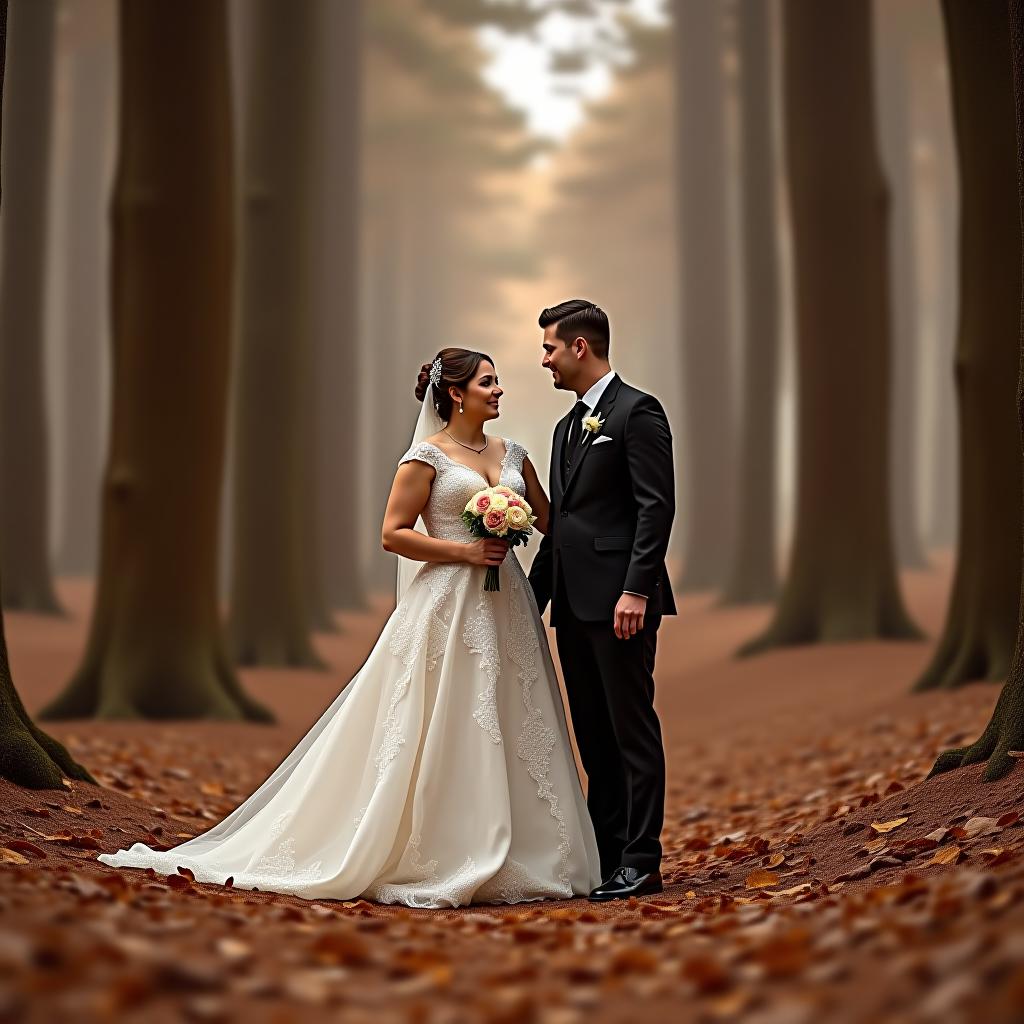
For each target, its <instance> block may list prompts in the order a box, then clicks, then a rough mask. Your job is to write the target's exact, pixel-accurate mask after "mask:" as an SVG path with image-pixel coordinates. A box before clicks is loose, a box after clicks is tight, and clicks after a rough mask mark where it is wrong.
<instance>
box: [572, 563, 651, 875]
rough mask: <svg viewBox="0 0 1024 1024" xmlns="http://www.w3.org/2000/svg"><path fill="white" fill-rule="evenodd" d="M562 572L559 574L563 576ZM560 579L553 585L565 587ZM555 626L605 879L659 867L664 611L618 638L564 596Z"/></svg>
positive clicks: (605, 626) (606, 625) (605, 625)
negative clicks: (658, 654)
mask: <svg viewBox="0 0 1024 1024" xmlns="http://www.w3.org/2000/svg"><path fill="white" fill-rule="evenodd" d="M559 575H560V574H559ZM561 583H562V581H561V579H559V580H557V581H556V586H559V587H561ZM560 596H561V598H562V601H561V605H560V607H561V608H562V609H565V610H566V611H565V614H564V615H563V614H562V612H561V611H560V612H559V618H560V623H559V625H558V626H557V627H556V629H555V639H556V641H557V643H558V657H559V660H560V662H561V664H562V675H563V677H564V678H565V689H566V693H567V695H568V697H569V710H570V712H571V713H572V725H573V731H574V732H575V734H576V743H577V745H578V746H579V750H580V758H581V759H582V761H583V769H584V771H586V773H587V781H588V787H587V807H588V808H589V810H590V817H591V819H592V820H593V822H594V831H595V832H596V834H597V847H598V851H599V853H600V855H601V876H602V878H607V877H608V876H609V875H610V874H611V873H612V872H613V871H614V870H615V869H616V868H617V867H620V866H623V867H632V868H636V869H638V870H639V871H655V870H657V869H658V867H659V866H660V864H661V838H660V837H661V826H662V823H663V820H664V815H665V751H664V748H663V746H662V741H661V723H660V722H659V721H658V715H657V713H656V712H655V710H654V654H655V650H656V648H657V645H658V627H659V626H660V625H661V616H660V615H656V616H652V617H650V618H645V620H644V628H643V629H642V630H641V631H640V632H639V633H637V634H636V635H635V636H632V637H630V638H629V639H628V640H620V639H619V638H618V637H617V636H616V635H615V631H614V629H613V628H612V623H611V622H610V621H609V622H581V621H580V620H579V619H577V618H576V617H575V616H574V615H573V614H572V612H571V611H570V610H569V605H568V602H567V601H566V600H565V599H564V597H565V595H564V590H563V591H562V592H561V594H560Z"/></svg>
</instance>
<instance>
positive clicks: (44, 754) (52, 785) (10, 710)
mask: <svg viewBox="0 0 1024 1024" xmlns="http://www.w3.org/2000/svg"><path fill="white" fill-rule="evenodd" d="M6 52H7V0H0V99H2V97H3V91H4V57H5V55H6ZM62 776H68V777H69V778H72V779H82V780H83V781H85V782H95V781H96V780H95V779H94V778H93V777H92V776H91V775H90V774H89V772H88V771H87V770H86V769H85V768H83V767H82V765H80V764H78V763H77V762H76V761H74V760H73V759H72V758H71V755H70V754H68V752H67V750H66V749H65V748H64V746H63V744H60V743H58V742H57V741H56V740H55V739H53V738H52V737H50V736H47V735H46V733H44V732H43V731H42V730H41V729H39V728H37V727H36V726H35V724H34V723H33V722H32V719H31V718H29V716H28V713H27V712H26V711H25V706H24V705H23V704H22V703H21V698H20V697H19V696H18V691H17V690H16V689H15V688H14V680H13V679H12V678H11V666H10V664H9V662H8V660H7V638H6V636H5V634H4V620H3V612H0V777H3V778H5V779H8V780H9V781H11V782H13V783H15V784H16V785H18V786H28V787H29V788H31V789H61V788H63V785H64V784H63V782H62Z"/></svg>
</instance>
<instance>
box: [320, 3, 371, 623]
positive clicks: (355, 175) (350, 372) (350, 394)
mask: <svg viewBox="0 0 1024 1024" xmlns="http://www.w3.org/2000/svg"><path fill="white" fill-rule="evenodd" d="M320 2H321V3H323V2H324V0H320ZM325 16H326V17H327V18H328V19H329V21H328V23H327V26H326V31H325V33H324V34H325V36H326V38H328V39H330V40H332V46H333V49H332V53H331V59H330V61H328V62H326V68H325V76H326V82H325V94H326V97H327V102H326V103H325V104H324V105H323V107H324V115H325V116H324V118H323V131H324V136H325V146H324V160H323V164H322V166H323V181H322V183H321V184H320V186H319V191H320V192H321V193H322V194H323V196H324V216H323V220H322V228H321V232H320V239H319V243H320V245H319V252H320V253H321V254H322V258H321V260H320V267H321V277H320V280H321V288H320V294H321V301H320V302H319V304H318V305H319V308H320V310H321V317H320V326H319V328H318V331H317V360H316V363H317V367H318V373H317V382H318V384H319V401H318V403H317V405H318V409H319V416H320V426H319V429H318V430H317V436H316V439H315V443H316V446H317V447H316V453H317V466H316V475H317V478H318V479H319V480H320V481H321V493H320V498H321V505H320V516H319V524H318V528H319V530H320V541H319V544H318V545H317V546H316V550H319V551H320V552H322V565H323V587H324V598H325V600H326V603H327V605H328V606H329V607H330V608H353V607H358V606H360V605H362V604H363V602H364V592H363V580H362V570H361V566H360V545H359V543H358V534H359V511H360V510H359V505H358V503H357V502H355V501H353V500H352V492H353V490H354V484H355V482H356V481H357V480H358V475H359V459H358V456H359V452H360V450H361V446H360V445H359V444H358V443H357V436H358V428H359V407H358V404H357V402H356V394H357V390H358V389H357V386H356V382H357V380H358V377H359V366H358V353H359V337H360V335H359V218H358V212H359V158H360V147H359V141H360V134H361V132H360V129H361V117H360V106H361V95H362V77H363V76H362V70H363V66H362V53H363V37H362V28H363V23H362V22H363V3H362V0H348V2H346V3H343V4H338V3H326V4H325Z"/></svg>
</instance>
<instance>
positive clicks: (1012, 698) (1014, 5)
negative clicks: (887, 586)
mask: <svg viewBox="0 0 1024 1024" xmlns="http://www.w3.org/2000/svg"><path fill="white" fill-rule="evenodd" d="M950 6H951V7H952V6H956V5H955V4H951V5H950ZM985 6H986V8H988V10H986V17H985V18H984V19H983V20H985V21H988V20H990V19H991V20H992V21H993V22H994V21H995V18H996V12H997V8H998V9H1001V13H1002V16H1003V19H1004V20H1003V39H1004V42H1003V43H1002V44H1001V45H1000V46H999V47H998V49H997V50H995V51H990V52H989V55H988V58H987V60H988V61H989V62H990V63H999V61H1000V54H1001V55H1002V56H1003V57H1006V56H1008V57H1009V60H1010V69H1011V75H1009V76H1007V79H1008V80H1006V86H1007V90H1006V91H1007V92H1008V93H1010V89H1011V88H1012V93H1010V95H1011V97H1012V98H1013V100H1014V104H1015V106H1014V110H1013V112H1012V117H1013V121H1012V122H1011V124H1014V125H1015V126H1016V128H1015V131H1016V139H1017V152H1016V155H1015V165H1016V170H1017V216H1016V217H1014V216H1013V215H1012V213H1011V211H1010V210H1009V209H1007V210H1006V211H1005V216H1006V219H1007V220H1008V221H1011V222H1012V223H1013V225H1014V230H1016V231H1018V232H1019V231H1021V229H1022V227H1024V0H1010V3H1009V18H1008V21H1009V24H1008V25H1007V24H1006V21H1007V16H1006V5H1005V4H998V5H997V4H995V3H991V4H986V5H985ZM973 7H974V5H972V9H973ZM948 13H951V12H947V16H948ZM947 29H948V31H949V34H950V43H949V45H950V50H951V51H952V50H953V49H954V48H956V49H959V48H960V40H959V36H960V34H961V33H972V32H973V30H974V29H973V26H972V19H969V18H968V19H960V18H956V19H949V20H948V21H947ZM1007 35H1009V50H1010V53H1009V55H1007V54H1006V43H1005V39H1006V36H1007ZM957 59H958V58H956V57H953V62H954V63H955V62H956V60H957ZM955 89H956V87H955V86H954V90H955ZM957 102H958V99H957ZM1007 106H1008V104H1007V103H1006V102H1005V100H1004V101H1003V102H1000V103H999V109H1000V110H1002V111H1003V112H1004V113H1005V112H1006V111H1007ZM993 116H996V115H993ZM959 129H960V121H959V112H958V120H957V130H958V132H959ZM992 134H993V135H995V134H996V133H995V132H993V133H992ZM1011 166H1013V165H1011ZM999 180H1000V181H1002V176H1000V179H999ZM993 201H995V200H993ZM986 261H988V257H986ZM1011 269H1012V271H1013V273H1014V274H1015V275H1016V276H1017V282H1018V289H1019V298H1024V279H1022V278H1021V276H1020V275H1021V267H1020V264H1019V263H1017V264H1015V265H1014V266H1013V267H1012V268H1011ZM1020 313H1021V319H1020V321H1019V327H1018V331H1019V334H1018V339H1019V341H1018V345H1019V349H1018V351H1019V364H1018V385H1017V423H1016V424H1015V430H1014V433H1015V434H1016V435H1017V440H1018V444H1024V302H1021V305H1020ZM1019 452H1020V448H1019V449H1018V459H1020V454H1019ZM1020 479H1021V477H1020V474H1019V473H1018V477H1017V483H1018V486H1019V485H1020ZM1020 499H1021V493H1020V491H1019V490H1018V493H1017V503H1016V508H1017V516H1018V527H1022V526H1024V516H1022V509H1024V503H1022V501H1021V500H1020ZM1014 606H1015V607H1016V608H1017V636H1016V643H1015V645H1014V651H1013V660H1012V662H1011V664H1010V670H1009V676H1008V678H1007V680H1006V683H1005V685H1004V686H1003V689H1002V691H1001V692H1000V694H999V699H998V701H996V706H995V709H994V710H993V712H992V717H991V719H989V722H988V725H986V726H985V730H984V732H982V734H981V736H980V737H979V738H978V739H977V740H975V742H974V743H971V744H969V745H968V746H965V747H957V748H955V749H953V750H945V751H943V752H942V753H941V754H940V755H939V756H938V758H936V760H935V764H934V765H932V769H931V771H930V772H929V773H928V777H929V778H931V777H932V776H934V775H939V774H941V773H943V772H947V771H951V770H952V769H954V768H960V767H963V766H964V765H969V764H980V763H981V762H983V761H984V762H987V763H986V767H985V772H984V776H983V777H984V779H985V781H986V782H992V781H995V780H996V779H1000V778H1002V777H1003V776H1005V775H1008V774H1009V772H1010V771H1011V770H1012V769H1013V767H1014V765H1015V764H1016V762H1017V759H1018V758H1019V756H1020V752H1021V751H1022V750H1024V601H1022V600H1021V599H1020V595H1018V597H1017V599H1016V603H1015V605H1014ZM1011 755H1015V756H1011Z"/></svg>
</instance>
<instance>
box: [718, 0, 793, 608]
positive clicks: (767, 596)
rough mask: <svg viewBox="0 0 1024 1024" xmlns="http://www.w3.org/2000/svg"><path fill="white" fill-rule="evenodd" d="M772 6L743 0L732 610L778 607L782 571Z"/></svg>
mask: <svg viewBox="0 0 1024 1024" xmlns="http://www.w3.org/2000/svg"><path fill="white" fill-rule="evenodd" d="M770 11H771V8H770V7H769V6H768V4H767V3H765V2H764V0H740V3H739V5H738V11H737V13H738V17H739V55H740V83H741V100H740V104H741V130H742V197H743V206H742V217H743V221H742V223H743V228H744V230H743V292H744V295H745V297H746V306H745V315H744V328H743V332H744V338H743V360H744V368H743V380H744V395H743V399H742V401H741V402H740V403H739V408H740V419H741V435H740V437H741V446H742V447H741V450H740V457H739V463H738V468H739V480H738V486H737V499H738V500H737V502H736V543H735V555H734V558H733V565H732V573H731V575H730V577H729V582H728V584H727V585H726V588H725V592H724V594H723V600H724V602H725V603H727V604H741V603H747V602H758V601H770V600H772V599H773V598H774V597H775V594H776V592H777V590H778V576H777V573H776V570H775V480H776V461H775V452H776V427H775V424H776V413H777V410H778V375H779V275H778V261H779V252H778V236H779V231H778V224H777V211H776V196H775V182H776V178H775V155H776V154H775V145H774V139H775V131H774V128H775V123H776V121H775V103H774V102H773V96H774V75H773V73H772V67H773V64H774V55H773V49H774V41H773V38H772V29H773V26H772V18H771V15H770Z"/></svg>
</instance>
